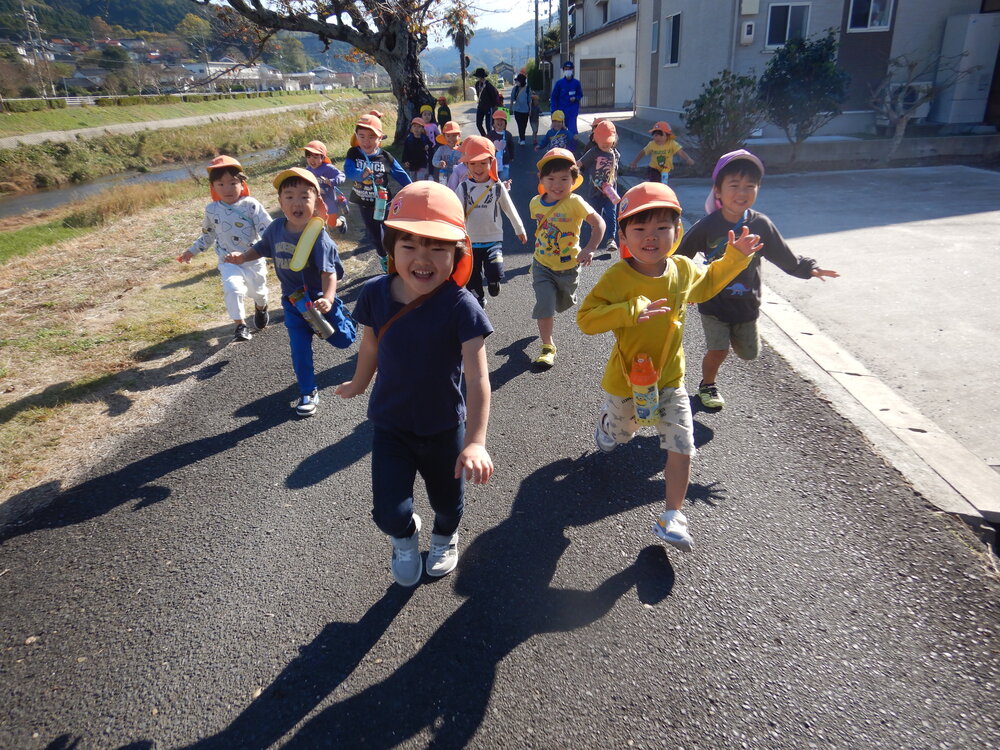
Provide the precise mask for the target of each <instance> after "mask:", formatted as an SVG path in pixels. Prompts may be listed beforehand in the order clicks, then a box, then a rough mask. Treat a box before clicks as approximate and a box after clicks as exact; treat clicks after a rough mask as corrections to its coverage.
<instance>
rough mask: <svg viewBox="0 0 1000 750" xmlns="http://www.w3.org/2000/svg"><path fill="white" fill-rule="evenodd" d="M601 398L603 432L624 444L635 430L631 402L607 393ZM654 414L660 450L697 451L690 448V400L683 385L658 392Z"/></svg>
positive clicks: (683, 452) (691, 445)
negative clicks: (602, 400)
mask: <svg viewBox="0 0 1000 750" xmlns="http://www.w3.org/2000/svg"><path fill="white" fill-rule="evenodd" d="M604 396H605V398H604V411H606V412H607V414H608V421H607V424H606V425H605V428H606V430H607V433H608V434H609V435H611V437H613V438H614V439H615V442H616V443H627V442H628V441H629V440H631V439H632V436H633V435H635V432H636V430H638V429H639V425H638V424H637V423H636V421H635V409H634V408H633V406H632V399H631V398H620V397H619V396H612V395H611V394H610V393H606V394H604ZM656 413H657V415H658V416H659V419H658V420H657V421H656V431H657V432H658V433H659V435H660V447H661V448H663V449H664V450H668V451H673V452H674V453H680V454H682V455H685V456H693V455H695V454H696V453H697V452H698V451H697V450H696V449H695V447H694V420H693V419H692V418H691V401H690V400H689V398H688V392H687V390H685V388H684V386H681V387H680V388H664V389H662V390H661V391H660V405H659V406H658V407H657V409H656ZM602 416H603V414H602Z"/></svg>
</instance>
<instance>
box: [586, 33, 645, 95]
mask: <svg viewBox="0 0 1000 750" xmlns="http://www.w3.org/2000/svg"><path fill="white" fill-rule="evenodd" d="M634 46H635V24H631V23H628V24H624V25H623V26H621V27H619V28H617V29H614V30H613V31H608V32H606V33H603V34H599V35H597V36H595V37H593V38H592V39H585V40H583V41H581V42H577V44H576V47H575V49H574V52H573V55H574V57H575V59H576V68H577V71H579V69H580V63H581V61H582V60H595V59H601V58H608V57H613V58H615V59H616V60H617V62H616V65H615V109H631V108H632V107H633V105H634V103H635V66H636V56H635V55H633V54H631V50H632V49H633V48H634ZM582 106H584V107H588V106H590V105H589V104H588V102H587V92H586V91H584V92H583V103H582Z"/></svg>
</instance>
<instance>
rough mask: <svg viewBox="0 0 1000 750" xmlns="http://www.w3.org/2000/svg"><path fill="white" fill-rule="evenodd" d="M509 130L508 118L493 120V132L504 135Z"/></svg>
mask: <svg viewBox="0 0 1000 750" xmlns="http://www.w3.org/2000/svg"><path fill="white" fill-rule="evenodd" d="M506 129H507V118H506V117H494V118H493V130H495V131H496V132H497V133H502V132H503V131H505V130H506Z"/></svg>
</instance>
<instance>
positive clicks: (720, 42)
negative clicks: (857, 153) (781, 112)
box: [584, 0, 1000, 135]
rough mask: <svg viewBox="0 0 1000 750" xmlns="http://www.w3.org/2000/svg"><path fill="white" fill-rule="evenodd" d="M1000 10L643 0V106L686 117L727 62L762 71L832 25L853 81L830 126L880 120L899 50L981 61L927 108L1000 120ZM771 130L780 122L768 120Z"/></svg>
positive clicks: (645, 113)
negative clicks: (884, 88) (877, 104)
mask: <svg viewBox="0 0 1000 750" xmlns="http://www.w3.org/2000/svg"><path fill="white" fill-rule="evenodd" d="M981 11H989V12H988V13H981ZM998 11H1000V2H997V0H811V1H808V2H800V1H796V2H771V1H770V0H735V2H734V3H733V5H732V6H731V11H730V12H726V13H720V12H719V8H718V7H717V4H716V3H706V2H703V0H649V1H646V0H643V1H642V2H639V4H638V21H637V29H638V32H637V37H636V38H637V41H636V43H635V48H636V60H637V61H638V62H639V64H637V66H636V76H635V88H636V107H635V110H636V115H637V116H638V117H640V118H642V119H645V120H649V121H655V120H668V121H670V122H671V123H676V124H677V125H681V122H680V117H679V115H680V113H681V111H682V110H683V107H684V101H685V100H689V99H694V98H696V97H697V96H698V95H699V94H700V93H701V91H702V86H703V84H704V83H705V82H707V81H709V80H710V79H711V78H713V77H714V76H716V75H717V74H718V73H719V72H720V71H722V70H725V69H728V70H732V71H734V72H737V73H744V74H746V73H753V74H755V75H760V74H761V73H762V72H763V70H764V67H765V66H766V64H767V61H768V60H769V59H770V57H771V55H772V54H774V52H775V50H777V49H779V48H780V47H781V46H782V45H784V44H785V42H787V41H788V40H789V39H792V38H795V37H811V36H816V35H821V34H823V33H824V32H825V30H827V29H831V28H832V29H834V31H835V34H836V37H837V40H838V43H839V47H838V65H839V66H840V67H841V68H842V69H843V70H845V71H847V72H848V73H849V74H850V76H851V84H850V91H849V93H848V98H847V101H846V102H845V104H844V112H843V114H842V115H841V116H839V117H837V118H836V119H835V120H833V121H832V122H831V123H830V124H829V125H827V126H826V127H825V128H824V130H823V131H822V132H823V133H858V132H864V131H871V130H873V129H874V124H875V115H874V111H873V110H872V107H871V104H870V102H869V99H870V97H871V91H872V89H873V88H874V87H875V86H877V85H878V83H879V82H880V81H881V80H882V79H883V78H884V76H885V75H886V74H887V73H888V66H889V61H890V60H891V59H893V58H895V57H898V56H900V55H908V56H911V57H915V58H918V59H924V60H930V61H931V62H932V64H936V63H937V61H939V60H942V59H945V58H953V59H954V60H961V61H962V62H961V65H962V67H969V66H973V65H980V66H981V67H980V71H981V72H980V73H977V74H975V75H973V76H971V77H970V79H968V80H967V82H966V85H964V86H958V87H955V88H954V89H953V90H949V91H946V92H945V93H944V94H942V95H941V96H940V97H938V101H936V102H935V103H934V104H933V106H932V107H930V108H928V111H927V117H928V119H930V120H932V121H936V122H941V123H957V122H966V123H967V122H975V123H978V122H982V121H983V118H984V113H986V112H987V111H989V112H991V113H993V114H991V115H988V116H989V117H992V118H995V119H993V120H991V121H992V122H993V123H994V124H998V123H1000V82H998V81H997V79H996V78H995V77H994V70H995V67H996V63H997V59H998V46H1000V12H998ZM963 55H964V57H963ZM932 75H933V74H932ZM991 81H992V85H991V83H990V82H991ZM930 82H932V81H928V82H927V83H930ZM584 90H585V91H586V87H585V88H584ZM765 134H767V135H778V134H779V131H777V130H776V129H775V128H773V127H769V128H767V129H766V131H765Z"/></svg>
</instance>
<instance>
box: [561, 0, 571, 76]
mask: <svg viewBox="0 0 1000 750" xmlns="http://www.w3.org/2000/svg"><path fill="white" fill-rule="evenodd" d="M568 59H569V0H559V65H560V67H561V66H562V64H563V63H564V62H566V61H567V60H568Z"/></svg>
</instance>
